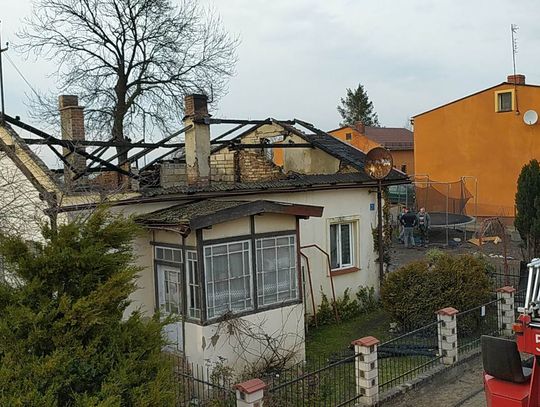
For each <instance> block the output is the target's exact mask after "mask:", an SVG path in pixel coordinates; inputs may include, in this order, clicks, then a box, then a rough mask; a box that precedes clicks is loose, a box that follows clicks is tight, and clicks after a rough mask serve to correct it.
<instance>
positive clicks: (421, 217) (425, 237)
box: [416, 208, 431, 247]
mask: <svg viewBox="0 0 540 407" xmlns="http://www.w3.org/2000/svg"><path fill="white" fill-rule="evenodd" d="M416 217H417V218H418V229H419V231H420V244H421V245H422V246H424V247H426V246H427V244H428V243H429V226H430V223H431V219H430V218H429V213H427V212H426V208H420V212H418V214H417V215H416Z"/></svg>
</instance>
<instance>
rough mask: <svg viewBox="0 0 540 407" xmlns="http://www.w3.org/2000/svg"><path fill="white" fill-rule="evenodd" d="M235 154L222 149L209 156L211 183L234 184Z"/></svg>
mask: <svg viewBox="0 0 540 407" xmlns="http://www.w3.org/2000/svg"><path fill="white" fill-rule="evenodd" d="M234 155H235V153H234V152H232V151H229V149H227V148H224V149H222V150H220V151H219V152H217V153H215V154H212V156H210V180H211V181H213V182H234V181H235V171H234V161H235V158H234Z"/></svg>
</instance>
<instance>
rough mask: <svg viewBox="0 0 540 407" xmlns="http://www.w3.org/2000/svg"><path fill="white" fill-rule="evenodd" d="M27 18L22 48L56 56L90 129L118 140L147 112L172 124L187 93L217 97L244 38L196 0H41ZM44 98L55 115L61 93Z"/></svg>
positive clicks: (43, 111)
mask: <svg viewBox="0 0 540 407" xmlns="http://www.w3.org/2000/svg"><path fill="white" fill-rule="evenodd" d="M25 23H26V26H25V28H23V30H22V31H21V32H20V33H19V38H20V39H21V40H22V43H21V44H20V46H21V49H22V50H23V51H24V52H26V53H27V55H29V54H30V53H35V54H36V55H37V56H42V57H45V58H47V59H49V60H53V61H56V62H57V63H58V69H57V72H56V75H57V76H58V78H59V80H60V83H59V90H60V91H61V92H64V93H66V92H69V93H73V94H77V95H79V96H80V98H81V100H82V102H83V103H84V104H85V106H86V110H85V112H86V117H87V120H88V126H89V128H90V129H92V130H94V131H95V132H97V133H99V134H101V135H103V133H107V134H110V135H111V136H112V138H113V139H114V140H125V139H126V138H127V136H128V133H129V132H130V131H134V130H138V129H140V126H141V123H143V120H145V119H146V118H147V119H150V120H149V125H150V124H152V125H154V126H157V127H158V128H160V129H162V130H166V131H168V130H170V126H171V125H172V124H174V123H178V122H179V121H180V119H181V112H182V108H183V106H182V101H183V96H184V95H185V94H188V93H193V92H197V93H205V94H206V95H208V96H209V98H210V100H215V98H216V97H219V96H220V95H221V94H222V93H223V92H224V90H225V85H226V80H227V79H228V77H230V76H231V75H233V73H234V66H235V63H236V48H237V46H238V39H236V38H234V37H231V36H230V35H229V34H228V33H227V32H226V31H225V30H224V29H223V27H222V24H221V20H220V18H219V17H217V16H216V14H215V13H214V12H212V11H211V10H207V9H203V8H201V6H199V5H198V4H197V0H183V1H181V3H180V5H178V6H176V5H173V4H172V3H171V1H170V0H35V1H34V9H33V13H32V15H31V17H30V18H27V19H26V20H25ZM38 99H39V100H37V103H34V104H33V106H34V107H35V108H39V112H40V115H39V116H38V117H39V118H41V119H43V118H44V117H45V118H47V117H48V118H51V117H52V116H51V114H50V112H51V111H52V109H56V106H51V103H53V100H54V99H52V98H43V97H39V98H38ZM46 99H47V100H46ZM54 102H55V100H54Z"/></svg>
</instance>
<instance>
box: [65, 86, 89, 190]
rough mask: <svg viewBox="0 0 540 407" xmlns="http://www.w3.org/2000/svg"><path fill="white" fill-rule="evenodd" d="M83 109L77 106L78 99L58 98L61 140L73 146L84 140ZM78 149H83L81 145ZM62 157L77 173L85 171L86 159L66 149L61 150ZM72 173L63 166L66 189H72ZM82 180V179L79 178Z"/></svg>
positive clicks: (66, 96)
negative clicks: (70, 142)
mask: <svg viewBox="0 0 540 407" xmlns="http://www.w3.org/2000/svg"><path fill="white" fill-rule="evenodd" d="M83 109H84V107H82V106H79V98H78V97H77V96H73V95H61V96H59V97H58V110H59V111H60V124H61V127H62V140H71V141H73V143H75V145H77V142H78V141H84V140H85V134H84V112H83ZM79 148H81V149H82V148H84V147H83V146H82V145H81V146H79ZM63 154H64V157H66V159H67V161H68V162H69V163H70V165H71V166H72V167H73V168H74V169H75V171H77V172H82V171H84V170H85V169H86V158H84V157H83V156H81V155H79V154H76V153H71V150H69V149H68V148H65V147H64V148H63ZM72 176H73V171H71V170H70V169H69V167H68V166H67V165H65V166H64V182H65V183H66V185H67V187H68V188H71V187H73V183H72V181H71V177H72ZM81 180H82V178H81Z"/></svg>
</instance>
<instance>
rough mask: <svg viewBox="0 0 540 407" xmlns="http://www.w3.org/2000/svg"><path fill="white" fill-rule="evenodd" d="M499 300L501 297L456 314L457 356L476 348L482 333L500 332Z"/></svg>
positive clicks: (497, 334)
mask: <svg viewBox="0 0 540 407" xmlns="http://www.w3.org/2000/svg"><path fill="white" fill-rule="evenodd" d="M501 301H502V299H497V300H493V301H490V302H488V303H486V304H482V305H480V306H478V307H474V308H471V309H469V310H467V311H463V312H459V313H458V314H456V324H457V333H458V356H461V355H463V354H466V353H468V352H470V351H472V350H474V349H476V348H478V347H479V346H480V337H481V336H482V335H491V336H499V335H500V334H501V327H502V321H501V320H500V315H499V312H498V305H499V303H500V302H501Z"/></svg>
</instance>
